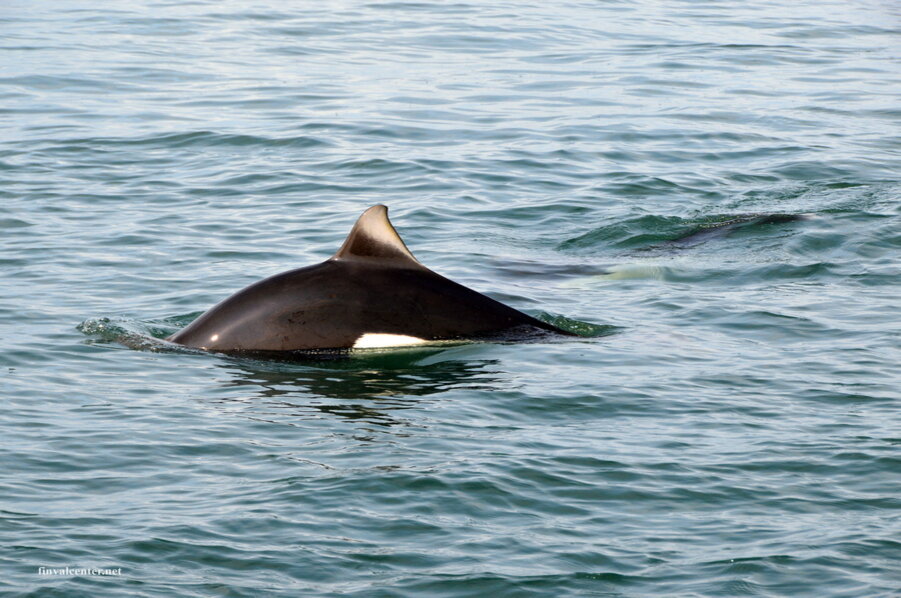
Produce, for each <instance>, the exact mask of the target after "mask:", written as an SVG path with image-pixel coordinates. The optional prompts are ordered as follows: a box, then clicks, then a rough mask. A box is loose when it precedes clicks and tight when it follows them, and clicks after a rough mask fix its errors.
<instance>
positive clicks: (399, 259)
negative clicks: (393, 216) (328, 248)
mask: <svg viewBox="0 0 901 598" xmlns="http://www.w3.org/2000/svg"><path fill="white" fill-rule="evenodd" d="M332 259H333V260H368V259H377V260H379V261H388V262H391V263H393V264H398V265H400V264H404V265H407V266H414V265H415V266H418V267H420V268H424V267H425V266H423V265H422V264H420V263H419V261H418V260H417V259H416V258H415V257H413V254H412V253H410V250H409V249H407V246H406V245H404V242H403V241H402V240H401V238H400V235H398V234H397V231H396V230H394V227H393V226H391V221H390V220H388V208H387V207H385V206H383V205H381V204H379V205H377V206H372V207H371V208H369V209H368V210H366V211H365V212H363V215H362V216H360V218H359V219H357V223H356V224H354V227H353V228H352V229H351V231H350V234H349V235H347V239H346V240H345V241H344V245H342V246H341V249H339V250H338V253H336V254H335V255H333V256H332Z"/></svg>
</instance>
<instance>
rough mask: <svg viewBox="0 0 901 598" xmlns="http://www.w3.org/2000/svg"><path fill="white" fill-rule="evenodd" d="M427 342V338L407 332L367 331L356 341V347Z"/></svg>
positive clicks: (371, 347) (378, 346)
mask: <svg viewBox="0 0 901 598" xmlns="http://www.w3.org/2000/svg"><path fill="white" fill-rule="evenodd" d="M425 342H427V341H426V340H425V339H422V338H416V337H415V336H407V335H405V334H382V333H380V332H366V333H363V334H362V335H360V338H358V339H357V340H356V342H354V346H353V348H354V349H378V348H381V347H407V346H410V345H421V344H423V343H425Z"/></svg>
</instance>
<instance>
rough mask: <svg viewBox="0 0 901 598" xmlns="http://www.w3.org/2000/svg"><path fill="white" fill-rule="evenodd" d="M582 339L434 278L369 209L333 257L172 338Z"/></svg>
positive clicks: (238, 347)
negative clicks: (555, 336) (549, 336)
mask: <svg viewBox="0 0 901 598" xmlns="http://www.w3.org/2000/svg"><path fill="white" fill-rule="evenodd" d="M536 333H537V334H542V333H543V334H547V333H555V334H560V335H566V336H573V334H572V333H570V332H567V331H565V330H562V329H560V328H558V327H556V326H553V325H551V324H548V323H546V322H542V321H541V320H537V319H535V318H533V317H531V316H529V315H527V314H524V313H522V312H520V311H517V310H515V309H513V308H511V307H508V306H506V305H504V304H503V303H500V302H498V301H495V300H494V299H491V298H490V297H486V296H485V295H482V294H481V293H478V292H476V291H473V290H472V289H468V288H466V287H464V286H462V285H460V284H457V283H455V282H453V281H451V280H448V279H447V278H444V277H443V276H441V275H439V274H436V273H435V272H432V271H431V270H429V269H428V268H426V267H425V266H423V265H422V264H421V263H419V261H418V260H417V259H416V258H415V257H413V254H412V253H410V250H409V249H407V246H406V245H404V242H403V241H402V240H401V238H400V236H399V235H398V234H397V231H396V230H395V229H394V227H393V226H392V225H391V222H390V221H389V220H388V208H386V207H385V206H383V205H377V206H373V207H371V208H369V209H368V210H366V211H365V212H363V215H362V216H360V218H359V219H358V220H357V223H356V224H355V225H354V227H353V229H352V230H351V231H350V235H348V237H347V240H345V241H344V245H342V246H341V249H339V250H338V253H336V254H335V255H334V256H332V257H331V258H329V259H327V260H326V261H324V262H322V263H321V264H317V265H315V266H308V267H306V268H299V269H296V270H290V271H288V272H283V273H281V274H276V275H275V276H271V277H269V278H266V279H264V280H261V281H259V282H256V283H254V284H252V285H250V286H249V287H247V288H245V289H243V290H240V291H238V292H237V293H235V294H234V295H232V296H231V297H228V298H227V299H225V300H224V301H222V302H221V303H219V304H217V305H215V306H214V307H212V308H211V309H209V310H208V311H207V312H205V313H204V314H203V315H201V316H200V317H199V318H197V319H196V320H194V321H193V322H192V323H191V324H190V325H188V326H187V327H186V328H184V329H183V330H181V331H179V332H178V333H176V334H174V335H172V336H171V337H169V338H168V339H167V340H169V341H171V342H174V343H179V344H182V345H185V346H188V347H194V348H198V349H205V350H209V351H219V352H292V351H312V350H320V349H334V350H347V349H353V348H371V347H391V346H404V345H415V344H423V343H428V342H433V341H442V340H491V339H504V340H515V339H517V338H519V339H522V338H527V337H531V336H535V335H536Z"/></svg>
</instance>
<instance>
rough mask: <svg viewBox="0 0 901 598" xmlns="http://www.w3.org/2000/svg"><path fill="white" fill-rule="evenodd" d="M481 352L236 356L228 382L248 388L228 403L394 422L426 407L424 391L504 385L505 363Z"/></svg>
mask: <svg viewBox="0 0 901 598" xmlns="http://www.w3.org/2000/svg"><path fill="white" fill-rule="evenodd" d="M473 352H474V350H473V348H472V346H468V347H454V348H440V347H438V348H435V347H430V348H406V349H394V350H391V351H373V352H367V353H364V354H360V355H353V356H350V357H345V358H342V359H334V358H333V359H328V358H324V359H321V360H316V361H309V362H303V363H289V362H286V363H280V362H272V361H263V360H256V359H246V358H229V359H227V360H224V361H222V362H221V363H220V365H219V367H222V368H225V369H226V370H228V372H229V373H230V374H231V375H232V379H231V380H230V381H229V382H228V383H227V384H226V387H227V388H239V389H241V391H244V392H243V393H242V394H241V395H240V396H236V395H234V394H232V393H229V395H230V396H229V397H227V398H224V399H223V401H224V402H241V403H246V404H248V405H249V406H251V407H253V409H254V416H262V417H264V418H265V417H266V415H267V414H268V416H270V417H272V416H277V417H278V418H279V419H280V420H281V419H282V418H283V417H284V416H285V415H290V416H298V417H314V416H315V417H321V416H322V414H327V415H337V416H340V417H342V418H348V419H358V420H365V421H367V422H370V423H374V424H378V425H388V426H390V425H395V424H398V423H401V422H400V421H399V420H397V419H396V418H395V417H393V416H392V415H391V412H394V411H398V410H402V409H409V408H411V407H413V406H415V405H420V404H421V397H424V396H428V395H436V394H440V393H443V392H447V391H449V390H453V389H460V388H467V389H485V388H497V387H498V386H500V383H501V380H502V375H501V372H499V371H498V370H497V365H498V361H497V360H495V359H477V358H472V357H467V355H471V354H472V353H473ZM324 399H325V400H324ZM335 399H337V401H335ZM361 400H362V401H361ZM260 408H263V409H262V410H261V409H260Z"/></svg>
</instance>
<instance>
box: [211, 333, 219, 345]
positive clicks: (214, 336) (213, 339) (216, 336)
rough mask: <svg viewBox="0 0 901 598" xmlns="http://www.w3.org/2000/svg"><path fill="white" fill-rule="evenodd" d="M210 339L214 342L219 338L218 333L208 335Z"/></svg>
mask: <svg viewBox="0 0 901 598" xmlns="http://www.w3.org/2000/svg"><path fill="white" fill-rule="evenodd" d="M210 340H211V341H212V342H214V343H215V342H216V341H218V340H219V335H218V334H214V335H213V336H211V337H210Z"/></svg>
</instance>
